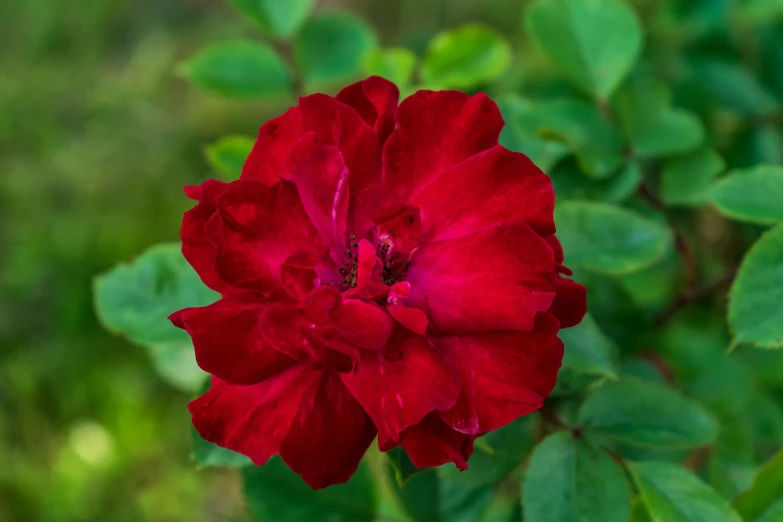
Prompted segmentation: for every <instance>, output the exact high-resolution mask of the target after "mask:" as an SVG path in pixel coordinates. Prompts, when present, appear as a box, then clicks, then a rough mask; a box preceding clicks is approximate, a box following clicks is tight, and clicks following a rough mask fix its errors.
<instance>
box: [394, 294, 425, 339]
mask: <svg viewBox="0 0 783 522" xmlns="http://www.w3.org/2000/svg"><path fill="white" fill-rule="evenodd" d="M410 291H411V285H410V283H408V282H407V281H402V282H400V283H397V284H395V285H394V286H392V287H391V290H390V291H389V297H388V298H387V300H386V310H387V311H388V312H389V314H390V315H391V316H392V317H393V318H394V319H395V320H396V321H397V322H398V323H400V324H401V325H402V326H404V327H405V328H407V329H408V330H410V331H411V332H413V333H416V334H419V335H425V334H426V333H427V326H428V325H429V320H428V319H427V314H425V313H424V312H422V311H421V310H419V309H418V308H410V307H407V306H405V299H406V298H407V297H408V296H409V295H410Z"/></svg>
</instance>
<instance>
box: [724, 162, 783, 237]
mask: <svg viewBox="0 0 783 522" xmlns="http://www.w3.org/2000/svg"><path fill="white" fill-rule="evenodd" d="M709 198H710V201H711V202H712V204H713V205H715V207H716V208H717V209H718V210H719V211H720V212H721V213H722V214H724V215H726V216H728V217H730V218H732V219H736V220H738V221H747V222H749V223H759V224H762V225H773V224H775V223H778V222H780V221H783V205H781V204H780V202H781V200H783V167H781V166H778V165H759V166H757V167H752V168H749V169H744V170H734V171H731V172H729V174H728V175H727V176H726V177H724V178H722V179H721V180H719V181H718V182H717V183H715V184H714V185H713V186H712V188H711V190H710V192H709Z"/></svg>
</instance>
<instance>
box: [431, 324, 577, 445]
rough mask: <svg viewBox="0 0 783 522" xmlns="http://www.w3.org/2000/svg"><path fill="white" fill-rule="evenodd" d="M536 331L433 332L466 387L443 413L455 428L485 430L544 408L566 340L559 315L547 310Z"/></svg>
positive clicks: (473, 430)
mask: <svg viewBox="0 0 783 522" xmlns="http://www.w3.org/2000/svg"><path fill="white" fill-rule="evenodd" d="M535 327H536V329H535V330H534V331H532V332H508V331H507V332H487V333H479V334H469V335H459V336H444V337H432V342H433V343H434V344H435V345H436V346H438V348H440V350H441V352H442V353H443V355H444V356H445V357H446V359H447V360H448V361H449V363H450V364H451V365H452V366H453V367H454V369H455V370H456V372H457V374H458V375H459V379H460V382H461V387H462V391H461V393H460V396H459V399H458V400H457V403H456V404H455V405H454V407H453V408H451V409H450V410H449V411H447V412H445V413H443V414H441V418H443V420H445V421H446V423H448V424H449V425H450V426H451V427H453V428H454V429H455V430H457V431H460V432H463V433H468V434H474V435H475V434H480V433H484V432H487V431H491V430H495V429H497V428H499V427H501V426H505V425H506V424H508V423H509V422H511V421H513V420H514V419H517V418H519V417H521V416H522V415H527V414H529V413H531V412H533V411H535V410H537V409H538V408H540V407H541V404H542V403H543V401H544V398H545V397H547V396H548V395H549V394H550V392H551V391H552V388H553V387H554V386H555V381H556V380H557V372H558V370H559V369H560V364H561V362H562V359H563V343H562V342H561V341H560V340H559V339H558V338H557V331H558V328H559V325H558V322H557V319H555V318H554V317H552V316H551V315H549V314H546V313H543V314H539V315H538V316H537V317H536V323H535Z"/></svg>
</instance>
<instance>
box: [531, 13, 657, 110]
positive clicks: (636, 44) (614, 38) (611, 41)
mask: <svg viewBox="0 0 783 522" xmlns="http://www.w3.org/2000/svg"><path fill="white" fill-rule="evenodd" d="M526 22H527V28H528V31H529V32H530V34H531V35H532V36H533V38H534V39H535V41H536V42H537V43H538V45H539V47H540V48H541V49H542V50H544V52H546V53H547V55H549V57H550V58H551V59H552V61H553V62H554V63H555V65H556V66H557V67H558V68H559V69H560V70H561V71H562V72H563V74H565V75H566V76H567V77H568V78H569V79H570V80H571V81H572V82H574V83H575V84H576V85H577V86H579V87H581V88H582V89H584V90H585V91H586V92H588V93H590V94H592V95H594V96H596V97H597V98H600V99H603V100H605V99H607V98H609V96H610V95H611V94H612V92H613V91H614V90H615V89H616V88H617V86H618V85H620V82H621V81H622V80H623V78H624V77H625V76H626V75H627V74H628V71H630V70H631V67H632V66H633V64H634V62H635V61H636V59H637V57H638V56H639V53H640V51H641V48H642V28H641V25H640V23H639V20H638V19H637V17H636V15H635V14H634V12H633V10H632V9H631V8H630V7H628V6H627V5H626V4H625V3H623V2H621V1H618V0H536V1H535V2H534V3H533V4H531V5H530V7H529V8H528V11H527V16H526Z"/></svg>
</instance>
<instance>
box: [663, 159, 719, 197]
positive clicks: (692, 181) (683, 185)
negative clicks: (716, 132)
mask: <svg viewBox="0 0 783 522" xmlns="http://www.w3.org/2000/svg"><path fill="white" fill-rule="evenodd" d="M724 167H725V164H724V162H723V159H722V158H721V157H720V155H719V154H718V153H717V152H715V150H713V149H708V148H703V149H699V150H697V151H694V152H692V153H690V154H687V155H685V156H680V157H678V158H675V159H672V160H669V161H668V162H666V165H665V166H664V167H663V172H662V174H661V199H663V201H664V202H665V203H666V204H668V205H681V206H699V205H703V204H705V203H707V202H708V201H709V191H710V187H711V185H712V182H713V180H714V179H715V177H716V176H718V174H720V173H721V172H723V169H724Z"/></svg>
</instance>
